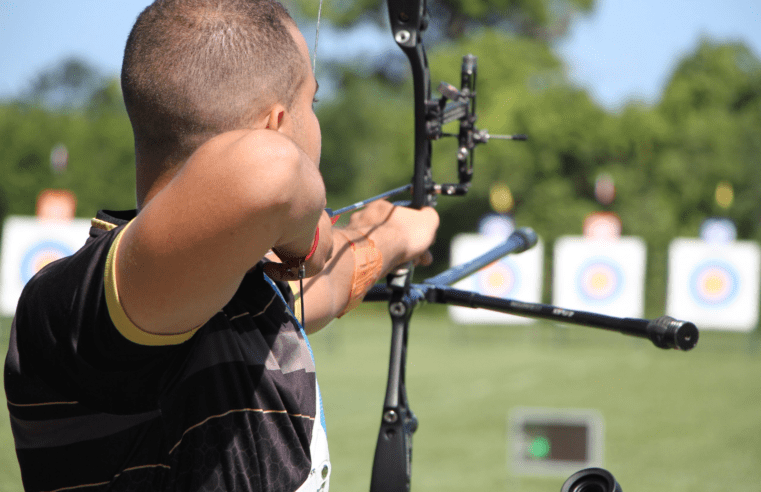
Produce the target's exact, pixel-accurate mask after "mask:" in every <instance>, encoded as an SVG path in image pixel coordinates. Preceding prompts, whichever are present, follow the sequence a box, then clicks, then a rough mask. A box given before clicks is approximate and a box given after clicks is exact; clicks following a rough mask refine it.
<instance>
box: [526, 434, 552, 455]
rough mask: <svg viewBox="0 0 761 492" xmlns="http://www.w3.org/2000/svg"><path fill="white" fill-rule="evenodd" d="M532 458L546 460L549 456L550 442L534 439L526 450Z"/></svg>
mask: <svg viewBox="0 0 761 492" xmlns="http://www.w3.org/2000/svg"><path fill="white" fill-rule="evenodd" d="M528 452H529V454H531V457H532V458H546V457H547V456H548V455H549V454H550V441H549V439H547V438H546V437H535V438H534V439H533V440H532V441H531V445H530V446H529V448H528Z"/></svg>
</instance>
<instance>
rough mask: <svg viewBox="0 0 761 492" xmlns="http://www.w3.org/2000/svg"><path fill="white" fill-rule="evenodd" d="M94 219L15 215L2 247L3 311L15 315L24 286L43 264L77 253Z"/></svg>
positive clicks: (0, 283) (8, 221) (0, 295)
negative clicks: (58, 218)
mask: <svg viewBox="0 0 761 492" xmlns="http://www.w3.org/2000/svg"><path fill="white" fill-rule="evenodd" d="M89 230H90V221H89V220H86V219H73V220H68V221H41V220H38V219H37V218H36V217H19V216H15V217H14V216H11V217H8V218H6V220H5V224H4V225H3V237H2V248H1V249H0V253H1V256H0V312H1V313H2V314H3V315H6V316H12V315H13V314H14V312H15V311H16V304H17V303H18V298H19V296H20V295H21V291H22V289H23V288H24V285H26V283H27V282H28V281H29V279H31V278H32V277H33V276H34V275H35V274H36V273H37V272H39V271H40V270H41V269H42V268H43V267H45V266H46V265H48V264H50V263H52V262H53V261H56V260H58V259H60V258H63V257H65V256H69V255H71V254H74V252H75V251H77V250H78V249H79V248H80V247H82V245H83V244H84V243H85V240H86V239H87V236H88V233H89Z"/></svg>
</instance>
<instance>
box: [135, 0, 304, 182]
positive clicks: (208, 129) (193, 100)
mask: <svg viewBox="0 0 761 492" xmlns="http://www.w3.org/2000/svg"><path fill="white" fill-rule="evenodd" d="M289 24H290V25H294V22H293V20H292V19H291V17H290V15H289V14H288V12H287V10H286V9H285V8H284V7H283V6H282V5H281V4H280V3H278V2H277V1H276V0H156V1H155V2H154V3H153V4H151V5H150V6H149V7H147V8H146V9H145V10H144V11H143V12H142V13H141V14H140V16H139V17H138V19H137V22H136V23H135V26H134V27H133V28H132V32H131V33H130V35H129V39H128V40H127V47H126V49H125V52H124V63H123V65H122V90H123V92H124V101H125V104H126V106H127V112H128V114H129V117H130V121H131V122H132V127H133V130H134V133H135V145H136V148H137V150H138V152H139V153H146V154H151V155H152V156H153V157H154V159H153V160H154V161H155V162H163V163H164V164H163V165H164V166H174V165H176V164H179V163H181V162H182V161H184V160H185V159H187V157H189V156H190V154H192V153H193V151H194V150H195V149H197V148H198V147H199V146H200V145H201V144H202V143H203V142H205V141H206V140H208V139H209V138H211V137H213V136H215V135H218V134H220V133H223V132H226V131H231V130H235V129H240V128H246V127H249V126H250V124H251V122H252V120H253V119H254V118H255V117H257V116H259V115H261V114H262V113H263V112H264V111H266V110H267V109H268V108H270V107H271V106H272V105H273V104H275V103H277V102H279V103H281V104H283V105H284V106H286V107H290V105H291V103H292V102H293V98H294V96H295V95H296V93H297V91H298V89H299V88H300V86H301V84H303V82H304V80H305V78H306V75H307V73H306V70H305V64H304V59H303V55H301V54H300V53H299V50H298V47H297V45H296V43H295V42H294V40H293V38H292V36H291V34H290V32H289ZM165 170H167V169H154V170H153V171H154V172H158V173H162V172H163V171H165Z"/></svg>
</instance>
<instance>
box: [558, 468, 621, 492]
mask: <svg viewBox="0 0 761 492" xmlns="http://www.w3.org/2000/svg"><path fill="white" fill-rule="evenodd" d="M560 492H621V487H620V486H619V485H618V483H617V482H616V479H615V478H613V475H611V473H610V472H609V471H608V470H604V469H602V468H587V469H586V470H581V471H578V472H576V473H574V474H573V475H571V476H570V477H569V478H568V480H566V481H565V483H564V484H563V488H562V489H560Z"/></svg>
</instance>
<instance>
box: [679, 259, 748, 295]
mask: <svg viewBox="0 0 761 492" xmlns="http://www.w3.org/2000/svg"><path fill="white" fill-rule="evenodd" d="M739 283H740V278H739V274H738V273H737V270H735V268H734V267H733V266H732V265H730V264H728V263H725V262H722V261H716V260H710V261H707V262H705V263H702V264H700V265H698V266H697V267H695V269H694V270H693V271H692V275H690V292H691V293H692V297H693V299H694V300H695V302H698V303H703V304H706V305H708V306H721V305H723V304H727V303H730V302H732V301H733V300H734V299H735V297H737V292H738V291H739Z"/></svg>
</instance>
